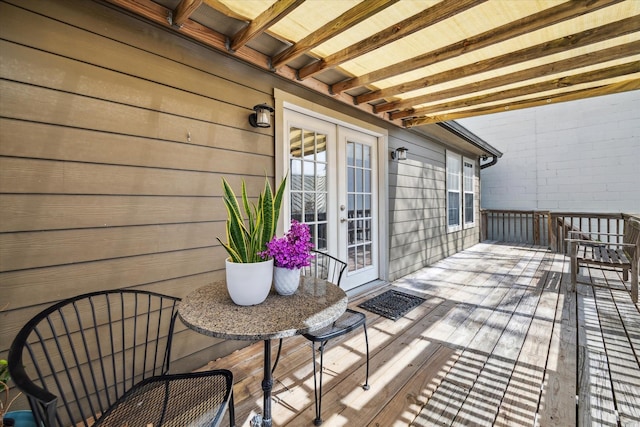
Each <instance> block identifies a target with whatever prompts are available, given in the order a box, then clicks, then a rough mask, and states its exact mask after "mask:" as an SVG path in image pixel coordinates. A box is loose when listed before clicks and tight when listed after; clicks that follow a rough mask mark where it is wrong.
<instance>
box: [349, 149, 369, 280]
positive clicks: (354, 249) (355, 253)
mask: <svg viewBox="0 0 640 427" xmlns="http://www.w3.org/2000/svg"><path fill="white" fill-rule="evenodd" d="M371 164H372V161H371V148H370V147H369V146H367V145H364V144H359V143H357V142H347V205H348V206H347V221H348V224H347V231H348V238H347V248H348V250H347V254H348V258H349V259H348V264H349V271H357V270H360V269H363V268H366V267H369V266H370V265H372V260H371V236H372V233H371V226H372V224H373V221H372V212H371V197H372V193H371V188H372V185H371V184H372V183H371V179H372V178H371V177H372V171H371Z"/></svg>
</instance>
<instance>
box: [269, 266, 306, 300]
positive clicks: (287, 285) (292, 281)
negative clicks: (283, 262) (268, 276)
mask: <svg viewBox="0 0 640 427" xmlns="http://www.w3.org/2000/svg"><path fill="white" fill-rule="evenodd" d="M298 285H300V269H299V268H295V269H293V270H289V269H288V268H283V267H273V286H274V287H275V288H276V292H277V293H279V294H280V295H292V294H293V293H295V291H296V290H297V289H298Z"/></svg>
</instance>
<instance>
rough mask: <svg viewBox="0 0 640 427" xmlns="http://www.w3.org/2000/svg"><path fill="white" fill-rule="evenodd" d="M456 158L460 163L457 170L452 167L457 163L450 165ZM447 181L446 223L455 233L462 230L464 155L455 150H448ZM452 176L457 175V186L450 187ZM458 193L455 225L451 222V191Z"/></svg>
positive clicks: (448, 228)
mask: <svg viewBox="0 0 640 427" xmlns="http://www.w3.org/2000/svg"><path fill="white" fill-rule="evenodd" d="M454 159H455V160H456V161H457V163H458V165H459V169H458V170H457V171H452V170H451V168H452V167H453V166H455V165H450V161H452V160H454ZM445 162H446V183H445V188H446V198H447V203H446V206H447V212H446V216H445V217H446V224H447V233H453V232H456V231H460V230H462V205H461V203H462V176H461V174H462V170H461V168H462V156H461V155H460V154H457V153H454V152H453V151H449V150H447V152H446V159H445ZM452 176H457V181H458V185H457V188H450V186H451V185H453V184H452V182H451V181H452V180H451V177H452ZM453 192H455V193H457V195H458V222H457V223H456V224H454V225H451V224H449V212H450V211H451V208H450V204H451V197H450V193H453Z"/></svg>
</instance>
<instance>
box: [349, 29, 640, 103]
mask: <svg viewBox="0 0 640 427" xmlns="http://www.w3.org/2000/svg"><path fill="white" fill-rule="evenodd" d="M636 31H640V19H637V18H635V17H634V18H627V19H624V20H622V21H618V22H612V23H610V24H607V25H603V26H601V27H598V28H592V29H589V30H585V31H582V32H580V33H576V34H572V35H569V36H566V37H560V38H559V39H556V40H552V41H548V42H544V43H540V44H538V45H536V46H531V47H528V48H524V49H520V50H518V51H515V52H509V53H506V54H504V55H500V56H496V57H493V58H489V59H485V60H484V61H478V62H476V63H474V64H470V65H465V66H464V67H459V68H455V69H452V70H447V71H444V72H442V73H438V74H434V75H431V76H428V77H423V78H420V79H417V80H414V81H411V82H405V83H402V84H399V85H395V86H391V87H388V88H385V89H381V90H376V91H373V92H369V93H365V94H363V95H360V96H357V97H356V98H355V100H356V102H357V103H364V102H371V101H375V100H378V99H383V98H388V97H393V96H398V95H399V94H401V93H406V92H411V91H413V90H419V89H424V88H426V87H428V86H433V85H436V84H439V83H443V82H447V81H453V80H456V79H459V78H462V77H469V76H472V75H474V74H480V73H486V72H488V71H495V70H498V69H500V68H503V67H508V66H510V65H515V64H520V63H522V62H526V61H531V60H534V59H538V58H541V57H544V56H548V55H553V54H555V53H562V52H567V51H569V50H571V49H577V48H580V47H584V46H588V45H590V44H593V43H598V42H601V41H606V40H608V39H612V38H615V37H620V36H623V35H625V34H630V33H633V32H636Z"/></svg>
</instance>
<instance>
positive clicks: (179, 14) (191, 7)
mask: <svg viewBox="0 0 640 427" xmlns="http://www.w3.org/2000/svg"><path fill="white" fill-rule="evenodd" d="M201 4H202V0H181V1H180V3H178V6H176V8H175V9H173V14H172V16H173V18H172V23H173V25H177V26H180V25H182V24H184V22H185V21H186V20H187V19H189V17H190V16H191V14H192V13H193V12H195V11H196V9H197V8H199V7H200V5H201Z"/></svg>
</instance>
